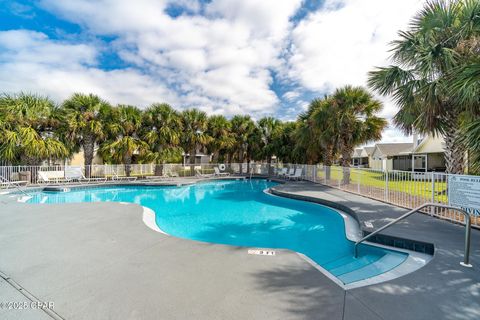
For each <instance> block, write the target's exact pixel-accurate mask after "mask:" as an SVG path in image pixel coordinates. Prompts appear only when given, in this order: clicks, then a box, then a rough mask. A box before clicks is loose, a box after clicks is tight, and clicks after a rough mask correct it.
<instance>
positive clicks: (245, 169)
mask: <svg viewBox="0 0 480 320" xmlns="http://www.w3.org/2000/svg"><path fill="white" fill-rule="evenodd" d="M68 167H69V166H0V176H1V177H3V178H5V179H7V180H9V181H27V184H28V185H37V184H41V183H43V182H44V181H42V179H41V178H40V175H39V172H46V173H48V175H49V176H50V177H54V178H62V177H64V176H65V171H66V169H68ZM70 167H77V168H78V167H81V170H82V172H83V173H84V175H85V177H87V178H106V179H107V180H114V179H115V178H116V177H123V176H127V175H130V176H135V177H139V178H148V177H154V176H162V177H192V176H199V175H201V176H207V175H210V174H214V173H215V167H218V168H219V169H220V170H221V171H225V172H229V173H231V174H244V175H252V176H253V175H262V176H270V177H274V176H277V177H280V178H282V179H284V173H285V170H284V169H288V172H289V173H290V172H291V171H290V169H302V170H301V171H302V179H303V180H307V181H311V182H314V183H319V184H323V185H327V186H330V187H333V188H337V189H340V190H344V191H347V192H350V193H355V194H359V195H362V196H366V197H369V198H373V199H376V200H380V201H383V202H387V203H391V204H394V205H397V206H401V207H405V208H409V209H412V208H415V207H417V206H420V205H422V204H424V203H427V202H432V203H439V204H446V205H451V203H450V201H449V194H448V193H449V176H451V175H448V174H446V173H441V172H411V171H388V172H387V171H382V170H375V169H368V168H353V167H351V168H342V167H337V166H331V167H328V166H323V165H305V164H272V165H268V164H265V163H255V164H246V163H242V164H240V163H231V164H195V165H193V167H192V166H191V165H190V164H185V165H183V164H162V165H159V164H132V165H129V166H126V165H123V164H119V165H91V166H83V165H82V166H70ZM292 171H294V170H292ZM3 187H9V185H8V184H5V185H3ZM469 212H470V213H471V215H472V225H474V226H477V227H478V226H480V212H479V211H478V210H470V211H469ZM426 213H428V214H430V215H433V216H436V217H440V218H443V219H447V220H450V221H454V222H457V223H464V217H463V215H461V214H459V213H457V212H455V211H451V210H447V209H439V208H432V209H430V210H429V211H428V212H426Z"/></svg>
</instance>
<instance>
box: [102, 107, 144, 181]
mask: <svg viewBox="0 0 480 320" xmlns="http://www.w3.org/2000/svg"><path fill="white" fill-rule="evenodd" d="M109 119H110V120H109V122H108V123H107V124H106V126H107V132H108V140H106V141H105V142H104V143H102V145H101V148H100V152H101V154H102V156H103V158H104V159H106V160H107V161H112V162H114V163H123V164H124V166H125V173H126V175H127V176H130V171H131V164H132V158H133V155H134V154H135V153H138V155H140V156H142V155H144V154H145V153H146V151H147V150H148V144H147V143H146V142H145V141H143V140H142V139H141V138H140V129H141V127H142V112H141V111H140V110H139V109H138V108H137V107H134V106H129V105H118V106H117V107H115V108H112V111H111V113H110V117H109Z"/></svg>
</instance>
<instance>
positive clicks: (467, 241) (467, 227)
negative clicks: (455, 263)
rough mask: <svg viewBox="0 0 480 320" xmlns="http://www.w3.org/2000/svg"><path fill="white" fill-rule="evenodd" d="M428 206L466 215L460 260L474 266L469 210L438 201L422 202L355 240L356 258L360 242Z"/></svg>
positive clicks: (465, 264) (464, 264)
mask: <svg viewBox="0 0 480 320" xmlns="http://www.w3.org/2000/svg"><path fill="white" fill-rule="evenodd" d="M426 207H441V208H444V209H449V210H455V211H458V212H460V213H462V214H463V215H464V217H465V248H464V255H463V262H460V264H461V265H462V266H464V267H472V265H471V264H470V239H471V236H470V229H471V222H470V215H469V214H468V212H466V211H465V210H463V209H461V208H456V207H452V206H446V205H441V204H437V203H425V204H422V205H421V206H418V207H416V208H415V209H412V210H410V211H408V212H407V213H405V214H403V215H401V216H400V217H398V218H396V219H395V220H393V221H391V222H389V223H387V224H386V225H384V226H383V227H381V228H379V229H377V230H375V231H373V232H372V233H370V234H368V235H366V236H365V237H363V238H362V239H360V240H358V241H357V242H355V245H354V249H353V250H354V256H355V258H357V256H358V246H359V245H360V243H362V242H364V241H366V240H368V239H370V238H371V237H373V236H374V235H376V234H378V233H380V232H382V231H383V230H385V229H387V228H389V227H391V226H392V225H394V224H396V223H398V222H400V221H402V220H403V219H406V218H408V217H409V216H411V215H412V214H414V213H416V212H419V211H420V210H422V209H424V208H426Z"/></svg>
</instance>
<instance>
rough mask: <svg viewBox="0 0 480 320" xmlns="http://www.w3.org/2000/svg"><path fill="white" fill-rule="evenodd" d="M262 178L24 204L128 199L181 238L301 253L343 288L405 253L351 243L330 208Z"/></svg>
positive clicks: (105, 191) (77, 194)
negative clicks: (280, 192) (278, 192)
mask: <svg viewBox="0 0 480 320" xmlns="http://www.w3.org/2000/svg"><path fill="white" fill-rule="evenodd" d="M275 185H276V183H275V182H270V181H267V180H260V179H254V180H219V181H210V182H203V183H198V184H194V185H188V186H179V187H176V186H143V185H135V186H133V185H132V186H127V185H124V186H112V185H110V186H108V185H106V186H101V187H86V188H80V189H73V188H72V189H71V191H68V192H38V193H35V194H33V197H32V198H31V199H29V200H28V202H29V203H72V202H99V201H116V202H131V203H136V204H140V205H142V206H145V207H148V208H150V209H152V210H153V211H154V212H155V219H156V224H157V225H158V227H159V228H160V229H161V230H163V231H164V232H166V233H168V234H170V235H172V236H176V237H180V238H185V239H191V240H198V241H205V242H212V243H220V244H227V245H235V246H246V247H261V248H285V249H290V250H293V251H296V252H299V253H302V254H304V255H306V256H307V257H308V258H310V259H311V260H313V261H314V262H315V263H317V264H318V265H320V266H321V267H322V268H324V269H326V270H327V271H328V272H330V273H331V274H332V275H334V276H335V277H337V278H338V279H339V280H340V281H341V282H343V283H344V284H350V283H353V282H357V281H360V280H364V279H367V278H371V277H374V276H377V275H380V274H382V273H385V272H387V271H389V270H392V269H393V268H395V267H396V266H398V265H400V264H401V263H402V262H404V261H405V260H406V259H407V257H408V254H406V253H403V252H398V251H394V250H388V249H384V248H380V247H376V246H370V245H361V246H360V248H359V249H360V250H359V256H358V258H354V257H353V242H352V241H350V240H348V239H347V237H346V233H345V222H344V218H343V217H342V216H341V215H340V214H339V213H338V212H337V211H335V210H333V209H331V208H328V207H325V206H322V205H318V204H314V203H309V202H304V201H299V200H293V199H288V198H282V197H277V196H273V195H270V194H267V193H265V192H264V190H265V189H267V188H270V187H272V186H275Z"/></svg>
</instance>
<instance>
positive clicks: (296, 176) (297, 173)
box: [287, 168, 303, 180]
mask: <svg viewBox="0 0 480 320" xmlns="http://www.w3.org/2000/svg"><path fill="white" fill-rule="evenodd" d="M302 173H303V169H300V168H298V169H295V173H294V174H293V175H291V176H288V177H287V179H288V180H301V179H302Z"/></svg>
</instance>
